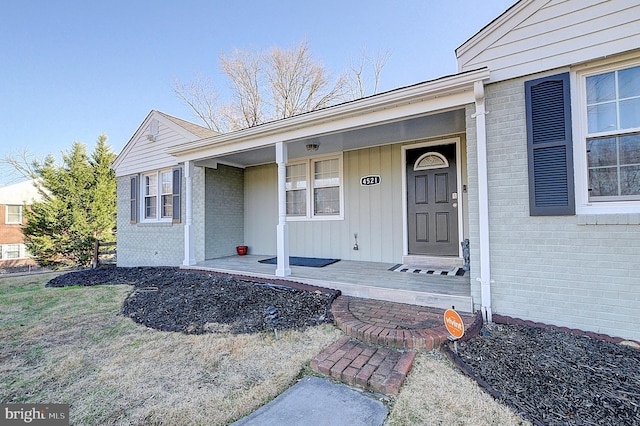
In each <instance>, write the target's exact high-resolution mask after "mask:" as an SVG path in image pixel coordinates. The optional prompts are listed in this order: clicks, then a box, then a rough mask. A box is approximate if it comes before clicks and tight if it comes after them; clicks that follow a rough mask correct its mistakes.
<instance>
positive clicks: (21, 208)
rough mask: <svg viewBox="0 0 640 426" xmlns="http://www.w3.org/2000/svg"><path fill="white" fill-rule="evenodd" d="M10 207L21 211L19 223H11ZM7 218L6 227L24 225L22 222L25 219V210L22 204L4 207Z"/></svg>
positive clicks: (5, 220) (5, 218) (5, 219)
mask: <svg viewBox="0 0 640 426" xmlns="http://www.w3.org/2000/svg"><path fill="white" fill-rule="evenodd" d="M9 207H18V208H19V209H20V212H19V215H20V219H19V220H18V221H17V222H9ZM4 211H5V217H4V223H5V224H6V225H22V221H23V219H24V208H23V206H21V205H20V204H6V205H5V206H4Z"/></svg>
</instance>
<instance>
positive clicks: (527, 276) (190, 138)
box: [114, 0, 640, 340]
mask: <svg viewBox="0 0 640 426" xmlns="http://www.w3.org/2000/svg"><path fill="white" fill-rule="evenodd" d="M456 54H457V58H458V66H459V69H458V73H457V74H454V75H450V76H445V77H442V78H439V79H436V80H432V81H426V82H422V83H417V84H415V85H412V86H408V87H403V88H399V89H396V90H392V91H389V92H385V93H381V94H378V95H375V96H370V97H367V98H364V99H359V100H355V101H352V102H348V103H344V104H341V105H337V106H333V107H330V108H326V109H322V110H318V111H314V112H310V113H306V114H301V115H298V116H295V117H291V118H288V119H283V120H279V121H275V122H271V123H267V124H263V125H260V126H256V127H252V128H249V129H245V130H241V131H237V132H232V133H228V134H211V135H203V134H202V133H201V132H199V131H197V130H196V129H195V128H191V130H188V129H186V128H185V126H187V125H186V124H184V122H178V121H176V119H173V118H170V117H168V116H165V115H163V114H161V113H158V112H156V111H153V112H152V113H151V114H150V115H149V116H148V117H147V119H146V120H145V121H144V122H143V124H142V125H141V127H140V128H139V129H138V131H137V132H136V134H135V135H134V137H133V138H132V139H131V140H130V141H129V143H128V144H127V146H126V147H125V149H124V150H123V152H122V153H121V154H120V155H119V156H118V158H117V159H116V161H115V163H114V169H115V171H116V176H117V177H118V244H119V246H118V250H119V256H118V258H119V264H120V265H121V266H130V265H143V264H144V265H181V264H183V265H194V264H196V263H197V262H201V261H204V260H206V259H211V258H216V257H221V256H228V255H232V254H233V253H234V250H235V246H236V245H238V244H246V245H248V246H250V250H251V253H253V254H264V255H274V254H277V257H278V264H277V267H276V275H279V276H286V275H289V274H290V273H291V272H290V268H289V264H288V255H289V253H291V254H293V255H296V256H316V257H333V258H341V259H347V260H360V261H378V262H390V263H402V262H405V261H407V259H411V256H414V257H428V259H435V260H437V259H450V258H454V259H460V258H461V257H462V249H461V246H460V243H461V242H462V241H464V240H465V239H468V240H469V242H470V252H471V256H470V258H471V271H470V275H471V281H470V282H471V296H472V298H473V303H474V307H475V308H477V309H480V310H481V311H482V313H483V315H484V317H485V319H487V320H491V318H492V315H493V314H494V313H495V314H501V315H509V316H514V317H519V318H523V319H527V320H533V321H540V322H545V323H550V324H556V325H561V326H567V327H575V328H580V329H583V330H588V331H596V332H600V333H606V334H610V335H614V336H621V337H626V338H631V339H636V340H638V339H640V316H639V315H638V312H639V311H638V303H639V302H640V279H639V278H638V277H637V273H636V270H637V269H638V267H639V266H640V4H638V2H637V1H635V0H631V1H630V0H609V1H604V0H589V1H583V0H568V1H560V0H521V1H519V2H517V3H516V4H514V5H513V6H512V7H511V8H509V9H508V10H507V11H506V12H504V13H503V14H502V15H501V16H499V17H498V18H496V19H495V20H494V21H492V22H491V23H489V24H488V25H487V26H486V27H484V28H483V29H482V30H480V31H479V32H478V33H477V34H476V35H475V36H473V37H472V38H471V39H469V40H468V41H467V42H465V43H464V44H463V45H462V46H460V47H459V48H458V49H457V51H456ZM154 123H157V124H155V125H154ZM154 126H156V127H154ZM154 129H155V130H154ZM200 129H201V130H203V131H204V130H206V129H202V128H200ZM363 178H364V181H363ZM366 183H374V185H365V184H366ZM356 233H357V234H358V244H359V250H357V251H355V250H353V249H352V246H353V244H354V239H353V236H354V234H356Z"/></svg>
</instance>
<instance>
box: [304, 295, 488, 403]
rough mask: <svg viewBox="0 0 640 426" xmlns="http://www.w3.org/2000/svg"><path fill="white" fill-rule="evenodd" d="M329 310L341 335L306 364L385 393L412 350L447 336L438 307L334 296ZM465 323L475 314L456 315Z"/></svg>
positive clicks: (397, 381)
mask: <svg viewBox="0 0 640 426" xmlns="http://www.w3.org/2000/svg"><path fill="white" fill-rule="evenodd" d="M331 312H332V313H333V316H334V318H335V322H336V324H337V326H338V327H339V328H340V329H342V330H343V331H344V332H345V333H346V334H347V337H343V338H341V339H340V340H338V341H337V342H335V343H334V344H332V345H331V346H329V347H328V348H326V349H325V350H324V351H322V352H321V353H320V354H318V355H317V356H316V357H315V358H314V359H313V360H312V361H311V368H312V369H313V370H314V371H316V372H319V373H321V374H324V375H325V376H328V377H331V378H333V379H335V380H339V381H342V382H343V383H346V384H348V385H351V386H358V387H361V388H363V389H367V390H370V391H373V392H378V393H382V394H385V395H397V394H398V393H399V392H400V387H401V386H402V383H403V382H404V379H405V378H406V376H407V374H408V373H409V370H410V369H411V365H412V364H413V360H414V358H415V356H416V352H415V351H416V350H432V349H436V348H438V347H439V346H440V344H441V343H442V342H444V341H445V340H447V337H448V335H449V333H448V332H447V330H446V328H445V327H444V324H443V314H444V311H443V310H441V309H435V308H427V307H424V306H417V305H407V304H403V303H394V302H387V301H381V300H373V299H360V298H355V297H348V296H340V297H338V298H337V299H336V300H334V302H333V304H332V306H331ZM461 316H462V319H463V321H464V323H465V326H466V327H467V328H469V327H474V326H477V325H478V324H479V323H480V321H481V319H480V318H479V316H477V315H472V314H466V315H461Z"/></svg>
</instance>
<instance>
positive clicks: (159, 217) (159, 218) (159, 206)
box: [139, 169, 173, 223]
mask: <svg viewBox="0 0 640 426" xmlns="http://www.w3.org/2000/svg"><path fill="white" fill-rule="evenodd" d="M165 173H168V174H169V183H170V184H171V189H170V192H168V193H164V192H162V175H163V174H165ZM147 176H155V179H156V193H155V195H153V196H154V197H156V200H155V207H156V216H155V217H146V206H147V201H146V199H147V197H149V196H148V195H146V177H147ZM163 196H168V197H169V199H170V200H171V201H172V202H173V169H162V170H154V171H152V172H147V173H141V174H140V202H139V204H140V205H139V209H140V210H139V213H140V219H141V220H140V222H141V223H158V222H169V223H171V222H172V221H173V213H171V214H170V215H169V216H164V215H163V212H164V206H163V202H162V199H163ZM172 211H173V210H172Z"/></svg>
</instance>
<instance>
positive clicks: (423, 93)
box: [166, 68, 489, 160]
mask: <svg viewBox="0 0 640 426" xmlns="http://www.w3.org/2000/svg"><path fill="white" fill-rule="evenodd" d="M487 78H489V70H487V69H486V68H483V69H480V70H475V71H468V72H465V73H461V74H455V75H452V76H447V77H442V78H440V79H437V80H432V81H427V82H424V83H419V84H415V85H413V86H408V87H404V88H400V89H395V90H391V91H389V92H385V93H380V94H377V95H373V96H369V97H367V98H363V99H358V100H355V101H351V102H345V103H343V104H340V105H335V106H332V107H328V108H324V109H321V110H317V111H312V112H308V113H304V114H300V115H296V116H293V117H289V118H286V119H282V120H278V121H272V122H269V123H265V124H261V125H259V126H255V127H250V128H247V129H243V130H238V131H236V132H231V133H226V134H222V135H217V136H213V137H210V138H206V139H200V140H197V141H193V142H187V143H183V144H179V145H176V146H173V147H171V148H169V149H167V150H166V152H167V153H168V154H171V155H175V156H178V157H182V158H183V159H184V160H187V159H196V158H197V157H198V155H189V154H196V153H198V154H201V155H202V154H204V153H202V152H201V151H205V150H207V149H211V148H212V147H215V148H216V151H220V149H221V148H222V147H225V146H229V148H232V147H234V145H236V144H239V143H242V142H249V144H248V145H247V146H243V149H254V148H257V147H260V146H264V145H269V144H270V143H269V142H265V139H266V138H267V137H269V136H274V135H278V137H277V141H278V142H279V141H283V139H282V136H283V135H282V134H283V133H286V132H294V131H296V130H299V129H303V128H308V127H312V126H315V125H319V124H323V123H327V122H331V121H338V120H345V119H346V118H352V117H361V116H365V115H367V114H373V113H383V114H384V113H388V112H389V111H391V110H393V109H394V108H398V107H400V106H406V105H413V104H418V103H421V102H425V101H428V100H434V99H445V98H447V97H451V96H454V95H457V94H460V93H462V92H465V91H469V90H471V87H473V84H474V83H475V82H476V81H479V80H483V79H487ZM443 107H444V106H443ZM296 136H301V135H296ZM236 147H237V145H236ZM233 150H234V149H230V150H229V151H230V152H231V151H233ZM217 153H220V152H217ZM205 155H206V154H205Z"/></svg>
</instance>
